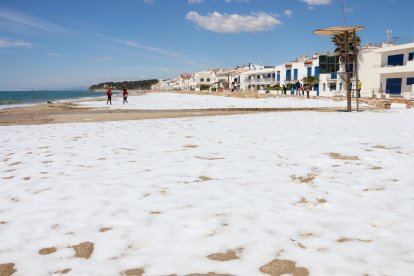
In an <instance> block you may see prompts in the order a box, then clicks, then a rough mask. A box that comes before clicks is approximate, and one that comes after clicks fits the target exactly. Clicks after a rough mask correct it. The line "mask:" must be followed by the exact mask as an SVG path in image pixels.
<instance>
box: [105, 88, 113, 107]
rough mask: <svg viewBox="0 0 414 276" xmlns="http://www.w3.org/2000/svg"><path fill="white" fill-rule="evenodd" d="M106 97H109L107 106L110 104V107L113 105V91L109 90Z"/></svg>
mask: <svg viewBox="0 0 414 276" xmlns="http://www.w3.org/2000/svg"><path fill="white" fill-rule="evenodd" d="M106 96H108V100H106V105H108V103H109V104H110V105H112V92H111V89H108V91H106Z"/></svg>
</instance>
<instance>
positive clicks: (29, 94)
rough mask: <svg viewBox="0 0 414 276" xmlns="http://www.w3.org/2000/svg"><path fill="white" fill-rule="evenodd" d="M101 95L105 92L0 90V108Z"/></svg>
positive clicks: (104, 94)
mask: <svg viewBox="0 0 414 276" xmlns="http://www.w3.org/2000/svg"><path fill="white" fill-rule="evenodd" d="M114 94H116V93H114ZM102 96H106V92H90V91H87V90H67V91H58V90H33V91H0V109H3V108H9V107H18V106H27V105H33V104H38V103H46V102H48V101H52V102H62V101H71V100H76V99H86V98H96V97H102Z"/></svg>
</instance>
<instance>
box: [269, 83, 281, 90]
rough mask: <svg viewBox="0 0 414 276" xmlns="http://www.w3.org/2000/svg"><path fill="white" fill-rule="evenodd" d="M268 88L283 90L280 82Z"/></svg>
mask: <svg viewBox="0 0 414 276" xmlns="http://www.w3.org/2000/svg"><path fill="white" fill-rule="evenodd" d="M267 90H282V87H280V85H279V84H276V85H272V86H269V87H268V88H267Z"/></svg>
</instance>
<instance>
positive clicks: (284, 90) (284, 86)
mask: <svg viewBox="0 0 414 276" xmlns="http://www.w3.org/2000/svg"><path fill="white" fill-rule="evenodd" d="M286 90H287V88H286V85H283V94H284V95H286Z"/></svg>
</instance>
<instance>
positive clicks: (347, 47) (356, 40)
mask: <svg viewBox="0 0 414 276" xmlns="http://www.w3.org/2000/svg"><path fill="white" fill-rule="evenodd" d="M331 41H332V43H333V44H334V45H335V46H336V48H335V54H337V55H338V56H339V60H340V62H342V63H345V72H346V74H345V84H346V91H347V93H346V97H347V102H348V111H351V90H350V83H351V80H350V76H349V72H350V70H349V64H350V63H353V62H354V61H355V59H356V55H358V46H360V44H361V38H360V37H359V36H357V35H356V34H355V32H344V33H339V34H335V35H334V36H332V39H331Z"/></svg>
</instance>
